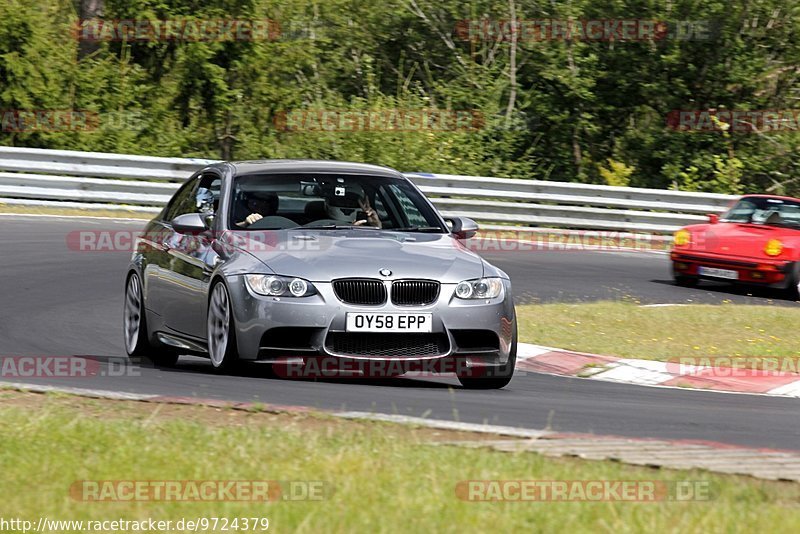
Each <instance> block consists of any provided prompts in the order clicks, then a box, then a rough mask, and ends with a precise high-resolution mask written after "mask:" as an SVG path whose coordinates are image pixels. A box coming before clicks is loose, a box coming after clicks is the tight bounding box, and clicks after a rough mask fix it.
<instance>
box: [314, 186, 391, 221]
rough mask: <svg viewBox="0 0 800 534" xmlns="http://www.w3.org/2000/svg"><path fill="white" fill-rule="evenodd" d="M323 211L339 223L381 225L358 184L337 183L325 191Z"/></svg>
mask: <svg viewBox="0 0 800 534" xmlns="http://www.w3.org/2000/svg"><path fill="white" fill-rule="evenodd" d="M359 210H360V211H359ZM325 212H326V213H327V214H328V217H330V218H331V219H332V220H334V221H336V222H337V223H341V224H348V225H353V226H365V225H366V226H373V227H375V228H381V226H382V225H381V220H380V219H379V218H378V214H377V212H376V211H375V210H374V209H373V208H372V206H370V204H369V199H368V198H367V195H366V194H365V193H364V189H363V188H362V187H361V186H360V185H358V184H348V185H346V186H345V185H344V184H341V183H339V184H336V185H335V186H334V187H333V188H332V189H330V190H329V191H326V194H325ZM359 217H363V218H359Z"/></svg>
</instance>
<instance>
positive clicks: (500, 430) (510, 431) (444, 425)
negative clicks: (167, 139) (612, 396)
mask: <svg viewBox="0 0 800 534" xmlns="http://www.w3.org/2000/svg"><path fill="white" fill-rule="evenodd" d="M333 416H334V417H341V418H343V419H365V420H369V421H383V422H386V423H401V424H406V425H417V426H424V427H427V428H438V429H440V430H460V431H463V432H477V433H481V434H499V435H503V436H516V437H520V438H531V439H538V438H542V437H546V436H549V435H552V434H553V432H549V431H547V430H529V429H525V428H516V427H513V426H500V425H489V424H477V423H460V422H458V421H446V420H441V419H425V418H424V417H411V416H408V415H391V414H382V413H371V412H339V413H334V414H333Z"/></svg>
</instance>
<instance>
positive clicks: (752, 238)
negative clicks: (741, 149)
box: [670, 195, 800, 298]
mask: <svg viewBox="0 0 800 534" xmlns="http://www.w3.org/2000/svg"><path fill="white" fill-rule="evenodd" d="M670 257H671V259H672V272H673V276H674V278H675V282H676V283H677V284H679V285H682V286H693V285H695V284H697V282H698V280H701V279H707V280H716V281H728V282H733V283H740V284H750V285H760V286H767V287H773V288H778V289H783V290H785V291H786V292H787V293H789V294H790V295H791V296H792V297H793V298H797V297H798V291H800V287H798V285H799V284H800V199H797V198H789V197H780V196H772V195H746V196H744V197H742V198H741V199H739V201H738V202H736V204H734V206H733V207H732V208H731V209H730V210H729V211H728V212H727V213H725V214H723V215H722V216H717V215H709V222H708V223H706V224H694V225H691V226H686V227H684V228H681V229H680V230H678V231H677V232H675V238H674V242H673V248H672V252H671V254H670Z"/></svg>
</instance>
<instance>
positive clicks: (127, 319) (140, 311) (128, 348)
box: [122, 272, 178, 367]
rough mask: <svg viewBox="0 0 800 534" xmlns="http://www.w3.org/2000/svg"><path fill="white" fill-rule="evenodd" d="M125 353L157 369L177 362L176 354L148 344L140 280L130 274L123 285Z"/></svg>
mask: <svg viewBox="0 0 800 534" xmlns="http://www.w3.org/2000/svg"><path fill="white" fill-rule="evenodd" d="M122 328H123V332H124V336H125V352H127V353H128V357H129V358H131V359H132V360H137V361H138V362H139V363H143V360H148V361H150V362H151V363H153V364H154V365H156V366H157V367H172V366H174V365H175V364H176V363H177V362H178V353H177V352H175V351H173V350H170V349H168V348H166V347H163V346H160V345H159V346H154V345H152V344H151V343H150V340H149V337H148V332H147V314H146V313H145V311H144V298H143V294H142V280H141V278H139V275H138V273H135V272H132V273H131V274H130V275H129V276H128V281H127V282H126V284H125V307H124V310H123V317H122Z"/></svg>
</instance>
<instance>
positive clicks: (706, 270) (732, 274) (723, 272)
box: [697, 265, 739, 280]
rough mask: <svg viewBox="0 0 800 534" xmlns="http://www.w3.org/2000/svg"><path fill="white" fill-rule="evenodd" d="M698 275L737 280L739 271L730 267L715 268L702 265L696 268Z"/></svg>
mask: <svg viewBox="0 0 800 534" xmlns="http://www.w3.org/2000/svg"><path fill="white" fill-rule="evenodd" d="M697 272H698V274H699V275H700V276H710V277H712V278H724V279H725V280H738V279H739V272H738V271H732V270H730V269H717V268H716V267H703V266H702V265H701V266H700V267H698V268H697Z"/></svg>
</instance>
